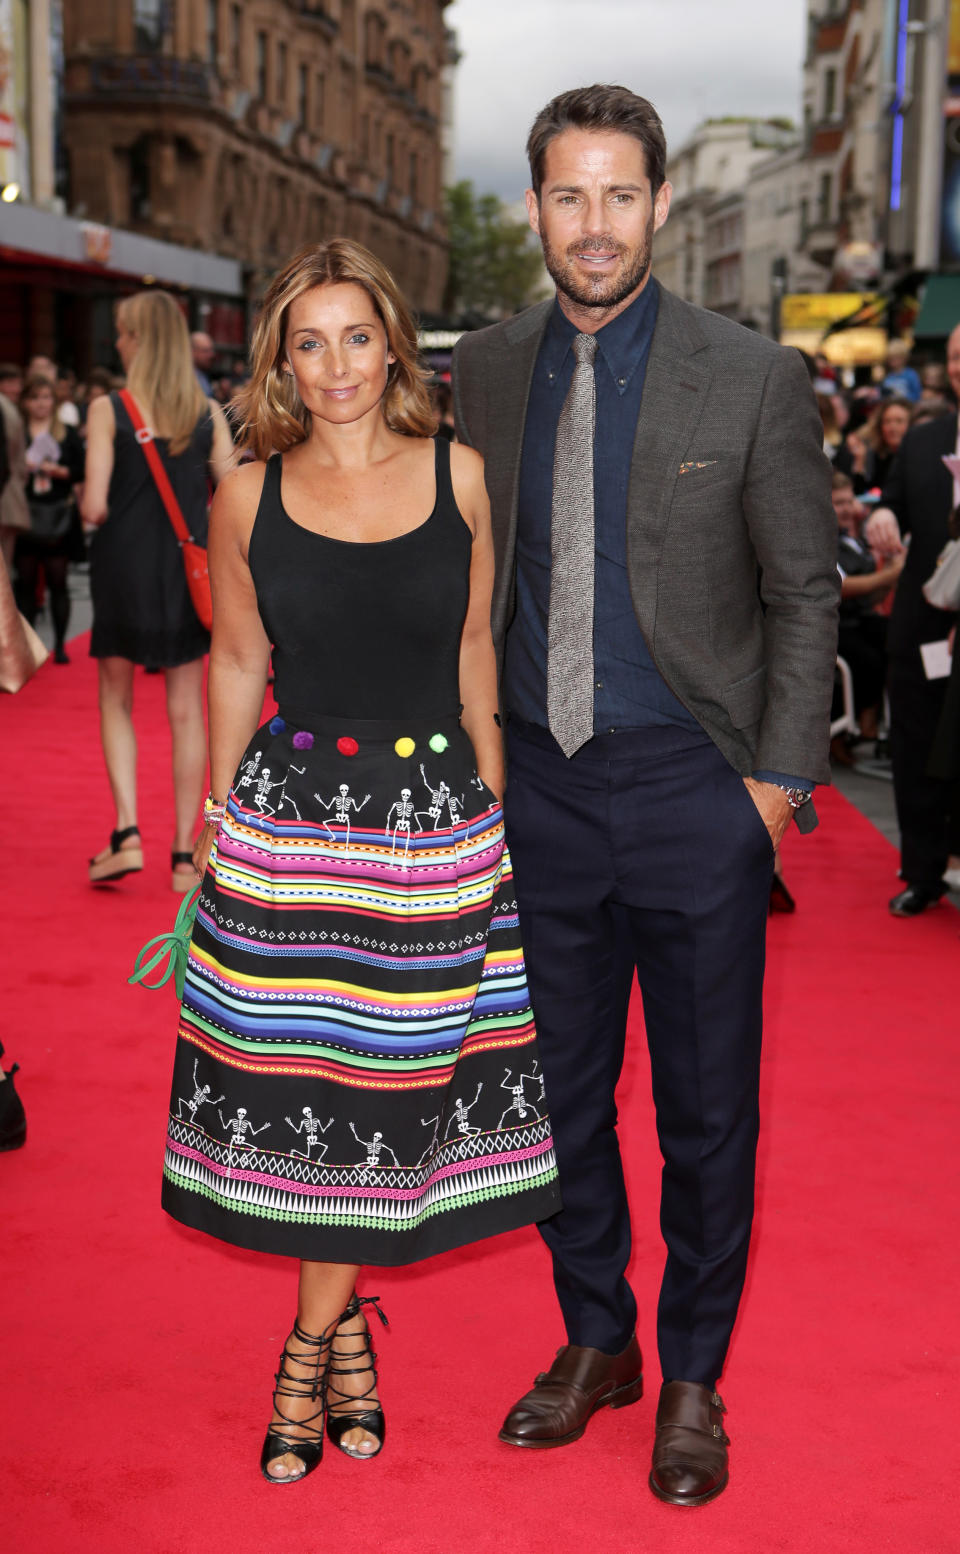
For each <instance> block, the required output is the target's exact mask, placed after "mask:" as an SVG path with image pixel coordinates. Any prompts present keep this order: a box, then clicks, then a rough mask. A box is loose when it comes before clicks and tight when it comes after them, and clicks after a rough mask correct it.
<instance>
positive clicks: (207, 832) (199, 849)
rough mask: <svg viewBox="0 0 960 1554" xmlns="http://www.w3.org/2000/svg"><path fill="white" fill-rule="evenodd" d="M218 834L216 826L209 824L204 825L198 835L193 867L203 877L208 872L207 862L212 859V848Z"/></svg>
mask: <svg viewBox="0 0 960 1554" xmlns="http://www.w3.org/2000/svg"><path fill="white" fill-rule="evenodd" d="M216 834H217V828H216V826H213V825H209V824H208V825H205V826H204V828H203V830H202V831H201V832H200V835H199V836H198V837H197V841H196V846H195V847H194V849H193V867H194V868H195V869H196V871H197V874H198V875H199V876H200V878H201V879H203V876H204V874H205V873H206V870H207V864H208V862H209V860H210V849H211V847H212V846H213V842H214V838H215V836H216Z"/></svg>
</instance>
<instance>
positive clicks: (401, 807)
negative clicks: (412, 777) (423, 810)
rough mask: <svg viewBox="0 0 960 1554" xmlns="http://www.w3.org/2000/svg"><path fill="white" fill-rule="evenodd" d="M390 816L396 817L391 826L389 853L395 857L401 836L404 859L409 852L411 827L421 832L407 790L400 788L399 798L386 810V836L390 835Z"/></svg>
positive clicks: (409, 792)
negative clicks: (391, 843)
mask: <svg viewBox="0 0 960 1554" xmlns="http://www.w3.org/2000/svg"><path fill="white" fill-rule="evenodd" d="M392 815H396V817H397V818H396V820H395V822H394V826H393V846H392V847H391V849H390V851H391V852H392V853H393V854H394V856H396V851H397V837H398V836H402V837H403V856H404V858H406V856H407V854H408V852H409V851H410V836H411V826H413V825H416V828H417V833H418V834H419V833H420V832H421V831H422V830H423V826H422V825H421V824H420V820H419V818H418V816H417V812H416V810H415V809H414V807H413V802H412V797H411V790H410V789H409V788H401V790H400V797H399V798H398V799H395V800H394V802H393V803H392V804H391V805H390V808H389V809H388V810H387V823H386V832H387V835H388V836H389V835H390V818H391V816H392Z"/></svg>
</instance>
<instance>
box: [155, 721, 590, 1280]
mask: <svg viewBox="0 0 960 1554" xmlns="http://www.w3.org/2000/svg"><path fill="white" fill-rule="evenodd" d="M556 1174H557V1173H556V1161H555V1158H554V1151H553V1143H552V1139H551V1134H550V1123H549V1118H548V1115H547V1109H546V1098H545V1095H544V1087H543V1079H542V1075H541V1068H540V1061H539V1057H538V1053H537V1043H536V1034H535V1031H534V1024H533V1017H532V1014H531V1010H530V1000H529V994H528V990H527V981H526V975H525V971H524V963H523V950H522V947H521V944H520V935H519V930H518V925H517V906H516V900H515V897H514V889H513V879H512V875H511V869H510V859H509V855H508V853H507V851H506V848H505V846H504V833H503V819H502V815H501V810H500V805H499V803H498V802H497V800H496V799H495V798H494V796H493V794H492V793H490V791H489V790H488V789H487V788H485V787H484V785H483V783H482V782H481V780H480V778H479V777H478V776H477V771H476V764H475V760H474V755H473V748H472V746H471V744H470V741H469V739H468V737H467V735H466V734H465V732H464V731H463V730H462V729H461V727H460V725H459V722H458V721H457V719H455V718H440V719H436V720H434V721H433V722H431V723H423V722H413V723H397V724H393V723H380V722H377V723H373V722H356V721H345V720H342V719H328V718H316V717H313V718H311V719H308V720H307V721H303V720H301V719H298V718H296V717H294V716H292V715H291V714H287V715H286V716H285V717H283V718H281V717H277V718H274V719H273V720H272V721H271V722H270V723H269V724H268V725H265V726H264V727H263V728H261V729H260V730H259V731H258V733H257V734H256V736H255V737H254V739H253V740H252V741H251V743H250V745H249V747H248V749H247V751H246V753H245V755H244V757H243V760H242V761H241V763H240V767H239V769H238V772H237V775H236V777H235V779H234V784H233V787H232V788H231V791H230V794H229V798H228V803H227V814H226V818H225V820H224V822H223V825H222V827H221V829H220V833H219V836H218V839H217V842H216V844H215V847H214V849H213V852H212V853H211V857H210V864H209V868H208V869H207V872H206V875H205V877H204V881H203V887H202V891H201V895H200V901H199V906H198V909H197V918H196V926H195V929H194V935H193V943H192V946H191V954H190V961H189V967H188V970H187V976H186V983H185V986H184V996H183V1004H182V1008H181V1014H180V1027H179V1034H178V1040H177V1052H176V1060H175V1067H174V1077H173V1092H172V1099H171V1106H170V1122H169V1129H168V1135H167V1148H166V1159H165V1165H164V1183H163V1205H164V1208H165V1209H166V1210H167V1211H168V1212H169V1213H170V1214H172V1215H173V1216H174V1218H176V1219H178V1220H181V1221H182V1222H183V1223H184V1224H187V1225H192V1226H194V1227H195V1228H197V1229H199V1230H205V1231H207V1232H208V1233H209V1234H210V1235H213V1236H217V1237H219V1238H220V1239H222V1240H224V1241H229V1242H233V1243H235V1244H236V1245H239V1246H245V1247H251V1248H256V1249H259V1250H262V1251H268V1252H279V1253H285V1254H288V1255H290V1256H294V1257H302V1258H309V1259H313V1260H316V1261H320V1262H349V1263H371V1264H379V1265H394V1264H401V1263H410V1262H416V1261H418V1260H419V1259H421V1258H424V1257H428V1256H431V1255H432V1254H433V1253H435V1252H441V1251H446V1250H448V1249H450V1248H451V1247H456V1246H461V1245H463V1244H464V1243H466V1242H470V1241H476V1240H480V1239H482V1238H483V1237H485V1236H490V1235H495V1234H497V1233H498V1232H500V1231H503V1230H511V1229H514V1228H515V1227H517V1226H518V1225H524V1224H529V1223H531V1222H533V1221H536V1220H541V1219H545V1218H547V1217H549V1216H550V1215H551V1214H554V1213H556V1211H557V1209H558V1208H559V1207H560V1199H559V1194H558V1191H557V1185H556Z"/></svg>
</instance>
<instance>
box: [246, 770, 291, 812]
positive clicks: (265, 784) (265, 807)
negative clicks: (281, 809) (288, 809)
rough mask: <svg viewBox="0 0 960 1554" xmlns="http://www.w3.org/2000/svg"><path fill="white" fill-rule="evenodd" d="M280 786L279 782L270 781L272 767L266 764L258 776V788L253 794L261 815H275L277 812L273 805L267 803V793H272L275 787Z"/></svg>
mask: <svg viewBox="0 0 960 1554" xmlns="http://www.w3.org/2000/svg"><path fill="white" fill-rule="evenodd" d="M285 780H286V779H284V781H285ZM279 787H280V783H279V782H271V781H270V768H269V766H265V767H264V768H263V770H262V771H261V773H260V776H259V777H258V778H257V790H256V792H255V793H254V795H253V802H254V804H255V805H256V806H257V809H258V810H259V811H260V813H261V815H275V814H276V813H277V812H276V810H275V809H274V807H273V805H272V804H268V803H267V794H268V793H272V792H273V790H274V788H279Z"/></svg>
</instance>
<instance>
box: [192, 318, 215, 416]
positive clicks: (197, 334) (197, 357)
mask: <svg viewBox="0 0 960 1554" xmlns="http://www.w3.org/2000/svg"><path fill="white" fill-rule="evenodd" d="M190 349H191V351H192V352H193V370H194V372H195V373H196V375H197V382H198V383H199V385H200V387H201V388H202V389H203V392H204V394H205V395H206V396H207V398H208V399H209V398H210V396H211V394H212V393H213V386H212V384H211V382H210V373H211V371H212V369H213V363H214V361H215V359H216V355H217V349H216V346H215V345H214V343H213V341H212V340H211V338H210V336H209V335H205V334H204V333H203V331H202V330H201V329H197V330H195V331H194V333H193V334H192V335H191V336H190Z"/></svg>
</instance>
